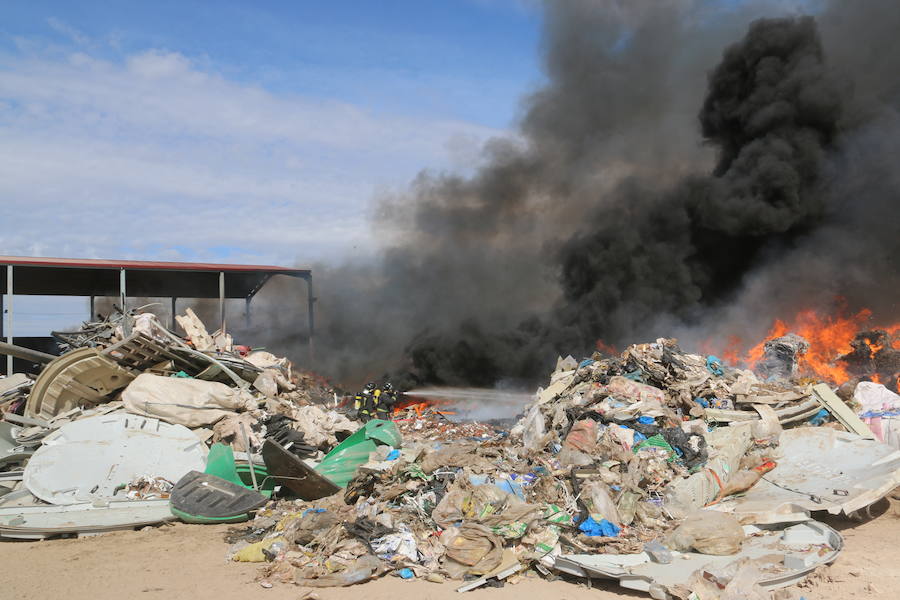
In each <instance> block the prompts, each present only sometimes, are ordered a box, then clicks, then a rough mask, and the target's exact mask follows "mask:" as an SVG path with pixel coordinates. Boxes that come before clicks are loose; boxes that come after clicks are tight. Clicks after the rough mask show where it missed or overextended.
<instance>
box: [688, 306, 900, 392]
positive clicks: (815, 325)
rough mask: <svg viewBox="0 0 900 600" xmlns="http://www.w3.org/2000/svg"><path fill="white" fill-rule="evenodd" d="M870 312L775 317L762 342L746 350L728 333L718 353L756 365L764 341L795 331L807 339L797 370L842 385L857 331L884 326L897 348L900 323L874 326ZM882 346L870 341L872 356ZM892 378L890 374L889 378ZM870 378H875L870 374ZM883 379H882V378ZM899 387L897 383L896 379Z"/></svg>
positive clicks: (803, 312) (703, 348)
mask: <svg viewBox="0 0 900 600" xmlns="http://www.w3.org/2000/svg"><path fill="white" fill-rule="evenodd" d="M871 319H872V311H871V310H869V309H863V310H860V311H859V312H857V313H855V314H850V315H848V314H847V313H846V311H845V310H844V309H843V308H839V309H838V311H837V312H836V314H833V315H823V314H820V313H817V312H816V311H814V310H811V309H807V310H801V311H800V312H798V313H797V314H796V315H795V316H794V317H793V318H792V319H790V320H781V319H776V320H775V321H774V323H773V324H772V327H771V328H770V329H769V331H768V333H767V334H766V336H765V338H763V341H761V342H759V343H758V344H756V345H755V346H753V347H751V348H750V349H749V350H747V351H746V352H742V351H741V348H742V347H745V346H744V343H743V341H742V340H741V338H739V337H737V336H731V337H729V338H728V340H727V342H726V344H725V346H724V348H721V347H720V349H719V356H721V357H722V358H723V359H725V361H726V362H728V363H730V364H743V365H746V366H749V367H751V368H752V367H755V366H756V364H757V363H758V362H759V361H760V360H762V358H763V355H764V354H765V342H766V341H768V340H771V339H773V338H776V337H781V336H783V335H786V334H788V333H796V334H797V335H800V336H802V337H803V338H804V339H806V341H808V342H809V350H807V352H806V354H804V355H803V356H801V357H800V358H799V368H800V372H801V373H802V374H803V375H806V376H812V377H816V378H818V379H821V380H823V381H828V382H830V383H834V384H841V383H844V382H845V381H847V380H849V379H851V378H852V375H851V373H850V372H849V370H848V365H847V364H846V363H845V362H844V361H841V360H840V358H841V357H842V356H844V355H846V354H849V353H850V352H852V351H853V347H852V346H851V345H850V342H852V341H853V340H854V338H855V337H856V334H857V333H859V332H860V331H864V330H866V329H883V330H885V331H887V332H888V336H889V338H888V339H889V341H888V344H889V345H890V346H891V347H892V348H893V349H900V323H895V324H892V325H888V326H883V325H874V324H872V323H871V322H870V321H871ZM709 345H710V344H709V343H708V342H707V343H704V344H701V346H700V347H701V351H703V352H707V351H708V349H707V348H706V347H707V346H709ZM881 349H882V346H879V345H876V344H871V345H870V347H869V350H870V352H871V353H872V355H874V354H875V353H876V352H878V351H880V350H881ZM891 378H892V379H893V377H891ZM872 379H873V381H878V377H877V375H876V376H873V377H872ZM882 379H883V378H882ZM897 385H898V388H900V382H898V384H897Z"/></svg>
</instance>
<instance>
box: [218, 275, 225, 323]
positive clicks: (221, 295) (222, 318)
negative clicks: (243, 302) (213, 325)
mask: <svg viewBox="0 0 900 600" xmlns="http://www.w3.org/2000/svg"><path fill="white" fill-rule="evenodd" d="M219 321H220V325H219V331H221V332H222V333H225V271H219Z"/></svg>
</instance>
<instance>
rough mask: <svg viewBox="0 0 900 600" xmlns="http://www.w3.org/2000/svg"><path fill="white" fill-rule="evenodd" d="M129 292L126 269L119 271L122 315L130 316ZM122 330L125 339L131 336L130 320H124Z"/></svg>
mask: <svg viewBox="0 0 900 600" xmlns="http://www.w3.org/2000/svg"><path fill="white" fill-rule="evenodd" d="M127 299H128V290H127V288H126V287H125V269H119V307H120V308H121V309H122V314H123V315H127V314H128V306H127V302H128V300H127ZM122 329H123V330H124V333H125V337H128V336H129V335H131V323H129V322H128V319H127V318H125V319H122Z"/></svg>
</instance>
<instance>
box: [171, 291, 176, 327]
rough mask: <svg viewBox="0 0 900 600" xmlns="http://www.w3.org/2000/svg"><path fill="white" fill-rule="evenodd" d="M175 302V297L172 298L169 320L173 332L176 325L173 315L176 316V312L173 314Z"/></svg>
mask: <svg viewBox="0 0 900 600" xmlns="http://www.w3.org/2000/svg"><path fill="white" fill-rule="evenodd" d="M176 302H178V298H176V297H175V296H172V318H171V320H170V324H171V326H172V327H171V329H172V331H175V325H176V321H175V315H177V314H178V313H177V312H175V303H176Z"/></svg>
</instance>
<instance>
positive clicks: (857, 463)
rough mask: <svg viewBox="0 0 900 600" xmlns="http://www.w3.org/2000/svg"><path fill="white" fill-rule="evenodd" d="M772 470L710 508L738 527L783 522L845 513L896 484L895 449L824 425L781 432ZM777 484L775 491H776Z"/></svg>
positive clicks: (899, 469)
mask: <svg viewBox="0 0 900 600" xmlns="http://www.w3.org/2000/svg"><path fill="white" fill-rule="evenodd" d="M779 450H780V454H781V455H782V457H781V458H779V459H778V466H777V467H776V468H775V469H774V470H772V471H770V472H769V473H767V474H766V476H765V477H764V478H763V479H762V480H761V481H759V483H757V484H756V485H755V486H753V487H752V488H750V490H748V491H747V492H746V494H744V495H743V496H740V497H738V498H734V499H731V500H727V501H725V502H722V503H720V504H717V505H715V506H714V507H712V508H713V509H715V510H722V511H726V512H731V513H734V515H735V516H737V517H738V518H739V519H740V520H741V522H742V523H747V522H753V523H785V522H797V521H799V520H803V519H805V518H809V513H811V512H815V511H828V512H829V513H831V514H841V513H843V514H848V513H851V512H853V511H856V510H859V509H861V508H865V507H866V506H869V505H870V504H872V503H874V502H877V501H878V500H880V499H881V498H883V497H885V496H886V495H887V494H889V493H890V492H891V490H893V489H894V488H896V487H897V486H898V485H900V450H897V449H896V448H893V447H891V446H888V445H887V444H883V443H881V442H879V441H876V440H867V439H863V438H861V437H860V436H858V435H855V434H852V433H848V432H846V431H836V430H834V429H831V428H828V427H799V428H797V429H787V430H785V431H784V433H782V435H781V445H780V449H779ZM779 486H780V487H779Z"/></svg>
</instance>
